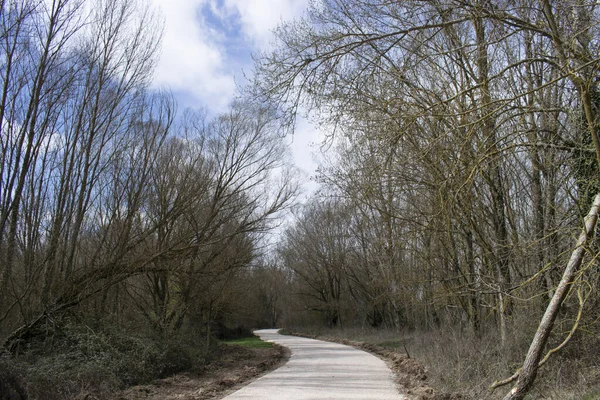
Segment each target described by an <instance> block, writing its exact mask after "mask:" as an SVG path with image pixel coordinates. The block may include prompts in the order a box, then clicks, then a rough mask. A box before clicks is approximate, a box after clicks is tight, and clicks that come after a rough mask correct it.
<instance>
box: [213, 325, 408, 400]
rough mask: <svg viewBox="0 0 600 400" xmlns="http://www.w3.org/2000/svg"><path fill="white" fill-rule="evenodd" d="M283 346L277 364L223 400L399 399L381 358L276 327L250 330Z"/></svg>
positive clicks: (387, 369) (391, 376)
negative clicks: (286, 353) (285, 357)
mask: <svg viewBox="0 0 600 400" xmlns="http://www.w3.org/2000/svg"><path fill="white" fill-rule="evenodd" d="M255 333H256V334H257V335H259V336H260V337H261V338H262V339H263V340H267V341H271V342H275V343H278V344H280V345H282V346H286V347H289V348H290V350H291V352H292V356H291V358H290V360H289V361H288V362H287V364H285V365H284V366H283V367H280V368H279V369H276V370H275V371H273V372H271V373H269V374H267V375H264V376H263V377H261V378H259V379H258V380H256V381H254V382H252V383H251V384H249V385H248V386H246V387H244V388H242V389H240V390H238V391H237V392H234V393H232V394H231V395H229V396H227V397H225V398H224V400H242V399H253V400H334V399H340V400H342V399H343V400H352V399H356V400H405V399H406V398H405V397H404V396H402V395H400V394H398V391H397V389H396V385H395V384H394V381H393V379H394V378H393V374H392V371H391V370H390V369H389V368H388V366H387V365H386V364H385V362H384V361H382V360H380V359H379V358H377V357H375V356H373V355H371V354H369V353H366V352H364V351H362V350H357V349H355V348H353V347H349V346H344V345H341V344H337V343H330V342H324V341H321V340H314V339H306V338H300V337H295V336H284V335H280V334H278V333H277V329H263V330H259V331H256V332H255Z"/></svg>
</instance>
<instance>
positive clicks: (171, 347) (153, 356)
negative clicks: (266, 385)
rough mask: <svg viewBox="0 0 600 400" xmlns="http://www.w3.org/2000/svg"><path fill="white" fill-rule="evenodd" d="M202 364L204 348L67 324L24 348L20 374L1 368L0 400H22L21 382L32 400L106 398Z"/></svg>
mask: <svg viewBox="0 0 600 400" xmlns="http://www.w3.org/2000/svg"><path fill="white" fill-rule="evenodd" d="M205 360H206V354H205V350H204V349H203V348H202V347H198V345H197V343H195V342H189V343H188V342H185V341H182V340H161V339H159V338H151V337H143V336H132V335H128V334H127V333H125V332H123V331H117V330H115V331H111V330H110V329H108V330H103V331H98V332H95V331H93V330H91V329H89V328H88V327H85V326H81V325H76V324H67V325H65V326H63V327H61V329H57V330H56V331H55V332H54V333H53V335H52V336H49V337H47V338H44V339H40V338H38V339H37V340H36V341H33V342H32V343H30V344H29V350H28V351H27V352H26V353H25V354H23V355H22V356H21V357H20V358H19V361H20V362H21V363H22V364H23V367H22V370H21V371H19V372H14V371H13V370H14V368H13V369H10V368H9V367H7V366H3V365H0V391H1V392H0V394H1V395H3V396H4V397H0V400H4V399H11V400H12V399H21V398H27V397H15V396H16V395H15V394H14V393H17V394H19V393H21V392H19V391H18V390H21V391H23V390H24V389H22V388H24V387H25V385H24V382H25V381H27V387H28V390H29V398H30V399H32V400H33V399H40V400H42V399H43V400H62V399H74V398H88V399H98V400H103V399H111V398H113V397H114V393H115V391H117V390H119V389H120V388H123V387H125V386H130V385H137V384H142V383H147V382H150V381H152V380H154V379H157V378H163V377H166V376H169V375H172V374H175V373H178V372H181V371H185V370H189V369H191V368H192V367H194V366H195V365H199V366H200V365H203V364H204V362H205ZM11 363H12V364H11V365H13V366H14V365H16V362H14V361H13V362H11ZM11 368H12V367H11ZM23 377H24V378H23ZM9 384H10V386H8V385H9ZM5 386H6V388H5ZM9 390H11V391H9ZM2 392H6V393H8V394H6V395H4V394H3V393H2ZM13 392H14V393H13ZM19 395H20V394H19ZM9 396H12V397H9Z"/></svg>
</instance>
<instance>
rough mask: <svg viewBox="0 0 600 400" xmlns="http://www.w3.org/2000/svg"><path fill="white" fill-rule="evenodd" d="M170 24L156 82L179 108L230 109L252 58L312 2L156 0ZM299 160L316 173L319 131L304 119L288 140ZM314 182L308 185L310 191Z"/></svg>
mask: <svg viewBox="0 0 600 400" xmlns="http://www.w3.org/2000/svg"><path fill="white" fill-rule="evenodd" d="M152 1H153V3H154V4H155V5H156V6H157V8H158V9H159V12H160V13H161V14H162V17H163V19H164V22H165V31H164V36H163V45H162V53H161V58H160V60H159V63H158V66H157V71H156V74H155V79H154V84H155V86H157V87H167V88H169V89H170V90H171V91H172V92H173V93H174V95H175V96H176V98H177V100H178V103H179V107H180V109H183V108H187V107H191V108H206V109H207V111H208V112H209V114H217V113H219V112H222V111H225V110H226V109H227V106H228V104H229V103H230V102H231V100H232V99H233V97H234V96H235V91H236V85H243V84H244V82H245V79H246V78H245V77H244V74H250V73H251V72H252V57H251V56H252V54H253V53H257V52H258V51H261V50H266V49H268V48H269V47H270V45H271V42H272V33H271V32H272V30H273V29H274V28H276V27H277V25H279V24H280V23H281V22H283V21H290V20H292V19H294V18H299V17H301V16H302V14H303V13H304V11H305V10H306V8H307V7H308V4H309V0H152ZM288 140H289V143H290V147H291V150H292V154H293V156H294V162H295V164H296V165H297V166H298V168H300V169H301V170H303V171H304V172H305V174H306V175H307V177H308V176H310V175H314V170H315V168H316V165H315V163H314V162H313V159H312V156H311V151H312V150H313V149H314V147H311V146H310V144H311V143H315V142H318V141H319V140H320V135H319V133H318V132H317V131H316V128H314V127H312V126H311V125H309V124H308V123H306V121H300V123H299V125H298V127H297V130H296V134H295V135H294V137H293V138H292V137H290V138H289V139H288ZM314 186H315V185H314V184H307V185H306V189H307V190H308V191H311V190H314Z"/></svg>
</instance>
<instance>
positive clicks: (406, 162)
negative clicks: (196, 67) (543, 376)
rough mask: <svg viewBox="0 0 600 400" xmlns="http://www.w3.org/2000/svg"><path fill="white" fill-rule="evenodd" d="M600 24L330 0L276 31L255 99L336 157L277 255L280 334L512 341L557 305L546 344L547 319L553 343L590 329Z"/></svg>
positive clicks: (486, 5)
mask: <svg viewBox="0 0 600 400" xmlns="http://www.w3.org/2000/svg"><path fill="white" fill-rule="evenodd" d="M599 16H600V14H599V9H598V3H597V2H593V1H585V0H570V1H551V0H543V1H537V0H535V1H528V0H525V1H518V2H514V1H454V0H448V1H410V0H406V1H405V0H402V1H371V0H358V1H345V0H325V1H323V2H320V3H319V4H318V5H315V6H314V7H313V8H311V9H310V10H309V12H308V14H307V15H306V17H305V18H304V19H302V20H300V21H296V22H294V23H288V24H284V25H283V26H281V27H280V28H279V29H278V30H277V31H276V36H277V39H278V41H277V44H276V47H275V50H274V51H272V52H269V53H265V54H263V55H262V58H261V59H259V61H258V64H257V74H258V77H259V78H258V79H257V84H256V86H255V87H254V88H253V89H254V90H255V93H257V94H259V95H262V96H264V98H265V99H268V100H271V101H273V102H275V103H277V104H278V105H279V107H280V112H281V116H282V118H284V120H285V121H286V122H287V123H288V124H289V125H288V126H289V127H293V123H294V121H295V118H296V115H297V113H299V112H302V111H303V110H304V111H307V112H308V113H312V115H313V116H314V117H316V118H317V119H318V120H319V121H321V122H322V123H323V126H325V127H327V128H330V132H331V133H332V137H331V143H332V144H331V146H332V148H333V149H334V150H333V151H332V152H331V153H330V156H329V157H327V158H326V160H325V162H324V163H323V165H322V167H321V169H320V171H319V174H318V178H319V180H320V182H321V183H322V185H323V186H322V190H321V192H320V193H319V194H318V195H316V196H315V197H314V198H313V199H312V200H311V201H310V202H309V204H307V205H306V207H304V209H303V210H302V212H300V213H299V215H298V217H297V221H296V223H295V224H294V225H293V226H292V227H291V228H289V229H288V230H287V231H286V233H285V236H284V240H283V241H282V243H281V246H280V251H279V265H280V267H281V268H282V269H284V270H287V271H290V272H289V273H290V276H289V278H288V283H289V285H290V290H292V291H294V292H295V293H296V294H297V296H296V297H295V300H294V303H293V305H291V306H290V309H291V310H292V311H291V312H290V313H289V314H288V317H289V323H290V324H298V323H300V322H302V323H306V322H307V321H313V322H315V321H316V322H318V323H322V324H324V325H329V326H346V327H352V326H374V327H380V326H385V327H391V328H398V329H415V328H418V329H437V328H439V327H443V326H461V327H463V328H464V329H465V330H466V331H470V332H474V333H475V334H476V335H479V334H481V333H482V332H489V331H490V330H493V331H496V332H497V336H498V340H500V341H501V342H502V343H507V342H510V341H511V340H514V339H515V338H514V335H513V334H512V333H513V332H515V331H518V330H522V331H524V332H528V334H529V335H533V333H534V332H535V331H536V327H537V324H538V323H539V321H540V319H541V317H542V314H543V313H544V310H546V307H547V306H548V304H549V303H550V300H551V299H553V298H554V300H553V301H552V307H550V308H548V310H549V311H548V313H547V318H545V321H546V324H545V325H544V326H543V329H542V328H540V329H541V330H543V332H541V335H542V336H540V341H539V342H537V344H538V345H540V343H541V348H542V349H543V348H544V346H545V344H546V340H547V338H548V334H549V329H552V322H554V319H555V318H557V322H556V324H555V325H557V326H559V328H558V329H557V335H556V336H554V337H553V338H552V340H551V341H552V343H553V344H556V345H558V344H559V343H561V342H562V340H563V339H565V338H568V339H570V338H572V336H573V335H572V333H573V331H574V330H575V329H577V328H580V329H581V328H582V327H585V331H587V332H592V333H593V335H597V333H598V325H597V314H596V313H595V312H594V310H596V309H597V307H598V304H599V301H600V297H599V296H598V283H599V282H598V279H599V274H598V272H599V269H598V263H597V255H598V244H597V241H596V239H594V238H593V236H594V235H593V232H594V231H595V228H594V225H593V224H594V223H595V220H594V218H595V215H596V214H597V208H593V209H592V212H591V217H592V218H591V219H590V220H589V222H590V223H591V225H590V226H589V228H588V230H587V231H586V232H584V233H582V234H581V236H580V232H581V229H582V227H583V218H584V216H585V215H586V214H588V210H590V207H591V206H592V203H593V199H594V197H595V196H596V195H597V194H598V192H599V191H600V185H599V184H600V179H599V178H600V175H599V169H598V159H599V157H600V152H599V151H598V150H599V149H600V140H599V126H600V125H599V124H598V121H599V120H598V110H599V106H600V101H599V98H600V97H599V93H598V79H599V76H600V73H599V69H598V67H599V66H600V64H599V58H598V54H599V51H598V50H599V48H598V45H599V39H600V31H599V26H600V25H598V22H599V19H598V17H599ZM578 237H579V238H580V242H578V243H577V244H576V240H577V238H578ZM576 249H577V250H576ZM574 250H576V252H575V253H573V257H572V258H571V262H569V258H570V257H571V255H572V252H573V251H574ZM568 262H569V266H570V269H568V270H567V272H566V273H565V272H564V271H565V267H566V266H567V264H568ZM557 288H558V289H559V290H558V291H557ZM561 305H562V310H563V312H562V313H561V314H560V315H559V314H558V309H559V308H560V307H561ZM570 332H571V333H570ZM530 337H531V336H530ZM534 358H535V359H533V361H531V363H530V364H531V365H530V367H531V366H533V367H535V368H537V364H538V362H540V361H541V356H540V354H539V353H537V354H536V355H535V357H534ZM527 372H529V370H528V371H527ZM521 375H522V377H524V376H525V375H527V374H526V373H525V372H523V373H521ZM516 377H517V378H518V374H517V376H516ZM514 378H515V377H513V380H514ZM505 383H506V382H505ZM529 385H530V382H528V383H521V382H519V388H518V390H517V389H516V388H515V390H514V397H508V396H507V397H506V398H507V399H508V398H511V399H515V398H522V397H521V396H522V395H523V393H524V392H525V391H526V390H527V388H528V387H529Z"/></svg>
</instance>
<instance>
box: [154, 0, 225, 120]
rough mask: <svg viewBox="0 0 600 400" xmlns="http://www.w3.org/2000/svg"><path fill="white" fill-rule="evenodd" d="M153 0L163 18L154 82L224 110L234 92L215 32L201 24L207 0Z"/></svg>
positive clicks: (202, 103) (222, 51)
mask: <svg viewBox="0 0 600 400" xmlns="http://www.w3.org/2000/svg"><path fill="white" fill-rule="evenodd" d="M153 1H154V3H155V4H156V5H157V6H158V8H159V10H160V12H161V14H162V15H163V17H164V19H165V32H164V36H163V43H162V53H161V57H160V61H159V64H158V66H157V70H156V75H155V80H154V84H155V85H156V86H166V87H169V88H170V89H171V90H173V91H174V92H176V93H182V94H184V95H185V96H186V97H188V98H192V99H193V100H197V101H198V104H197V105H196V106H197V107H200V106H207V107H210V108H211V109H213V111H217V112H218V111H223V110H224V109H225V108H226V107H227V104H228V103H229V102H230V101H231V99H232V98H233V96H234V93H235V82H234V79H233V75H232V74H231V73H230V72H229V71H228V70H227V60H226V59H225V56H224V54H225V52H224V50H223V49H222V48H219V46H218V40H215V39H216V38H215V35H216V33H215V32H211V31H210V29H208V27H207V26H206V25H205V24H202V19H201V15H200V10H201V8H202V6H203V5H204V4H205V3H206V0H153ZM188 105H190V104H188Z"/></svg>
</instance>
